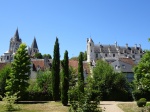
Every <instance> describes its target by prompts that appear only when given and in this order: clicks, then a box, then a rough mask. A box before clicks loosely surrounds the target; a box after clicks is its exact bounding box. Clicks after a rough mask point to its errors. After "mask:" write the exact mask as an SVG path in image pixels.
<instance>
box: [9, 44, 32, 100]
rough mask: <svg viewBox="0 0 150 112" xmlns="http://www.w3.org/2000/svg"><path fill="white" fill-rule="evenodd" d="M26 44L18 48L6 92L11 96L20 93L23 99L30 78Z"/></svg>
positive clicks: (29, 63)
mask: <svg viewBox="0 0 150 112" xmlns="http://www.w3.org/2000/svg"><path fill="white" fill-rule="evenodd" d="M26 48H27V46H26V44H21V45H20V47H19V48H18V50H17V52H16V54H15V56H14V61H13V62H12V64H11V73H10V75H9V77H10V78H9V79H8V80H7V81H6V82H7V86H6V90H7V91H8V92H9V93H10V95H12V94H15V93H17V92H19V96H20V97H21V99H23V98H24V97H25V95H24V94H25V92H26V89H27V88H28V86H29V83H28V80H29V76H30V68H31V67H30V65H31V62H30V57H29V56H28V52H27V49H26Z"/></svg>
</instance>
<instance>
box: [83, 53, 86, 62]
mask: <svg viewBox="0 0 150 112" xmlns="http://www.w3.org/2000/svg"><path fill="white" fill-rule="evenodd" d="M83 60H84V61H86V60H87V52H86V51H85V52H84V54H83Z"/></svg>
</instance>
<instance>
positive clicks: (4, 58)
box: [0, 28, 39, 63]
mask: <svg viewBox="0 0 150 112" xmlns="http://www.w3.org/2000/svg"><path fill="white" fill-rule="evenodd" d="M21 43H22V39H21V38H20V37H19V32H18V28H17V30H16V32H15V35H14V36H13V37H12V38H11V39H10V43H9V50H8V51H6V52H5V53H4V54H2V55H1V56H0V62H1V63H8V62H12V61H13V59H14V55H15V53H16V51H17V50H18V48H19V46H20V44H21ZM35 53H39V50H38V45H37V42H36V38H35V37H34V40H33V42H32V45H31V47H28V54H29V55H30V56H31V57H32V56H33V55H34V54H35Z"/></svg>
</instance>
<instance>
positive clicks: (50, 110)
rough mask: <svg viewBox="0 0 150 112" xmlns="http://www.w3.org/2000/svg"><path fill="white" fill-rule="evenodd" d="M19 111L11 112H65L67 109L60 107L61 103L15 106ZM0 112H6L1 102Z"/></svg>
mask: <svg viewBox="0 0 150 112" xmlns="http://www.w3.org/2000/svg"><path fill="white" fill-rule="evenodd" d="M17 105H18V106H19V107H20V109H21V110H19V111H13V112H67V111H68V108H69V107H65V106H62V104H61V102H54V101H51V102H46V103H42V102H41V103H30V104H17ZM0 112H6V111H5V108H4V106H3V102H0Z"/></svg>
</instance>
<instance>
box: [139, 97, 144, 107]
mask: <svg viewBox="0 0 150 112" xmlns="http://www.w3.org/2000/svg"><path fill="white" fill-rule="evenodd" d="M137 105H138V107H144V106H145V105H146V99H145V98H141V99H140V100H138V101H137Z"/></svg>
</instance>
